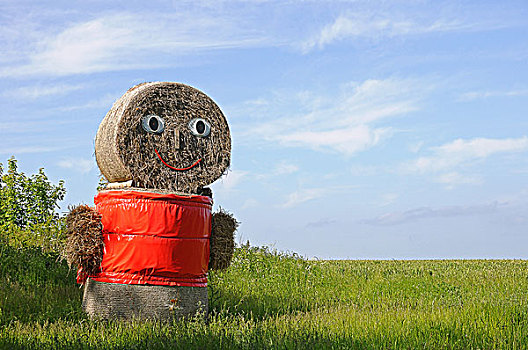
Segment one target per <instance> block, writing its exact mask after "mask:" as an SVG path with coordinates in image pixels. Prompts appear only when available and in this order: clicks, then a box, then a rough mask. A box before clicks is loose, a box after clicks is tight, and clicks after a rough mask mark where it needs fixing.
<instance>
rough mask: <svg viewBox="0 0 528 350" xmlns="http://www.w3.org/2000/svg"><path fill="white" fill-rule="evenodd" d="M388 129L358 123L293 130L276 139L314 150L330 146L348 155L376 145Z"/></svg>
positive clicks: (286, 143) (386, 133)
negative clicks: (354, 124) (336, 128)
mask: <svg viewBox="0 0 528 350" xmlns="http://www.w3.org/2000/svg"><path fill="white" fill-rule="evenodd" d="M390 131H391V130H390V129H389V128H377V129H372V128H370V127H368V126H367V125H358V126H354V127H350V128H346V129H338V130H328V131H304V132H294V133H291V134H286V135H280V136H278V137H277V139H278V140H279V141H281V142H282V143H283V144H285V145H288V146H301V147H308V148H311V149H315V150H320V149H324V148H332V149H334V150H336V151H338V152H340V153H343V154H345V155H348V156H349V155H352V154H354V153H357V152H360V151H363V150H365V149H368V148H371V147H373V146H375V145H377V144H378V143H379V141H380V140H381V139H382V138H383V137H385V136H387V135H389V134H390Z"/></svg>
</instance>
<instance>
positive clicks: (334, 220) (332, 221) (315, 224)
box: [306, 218, 337, 228]
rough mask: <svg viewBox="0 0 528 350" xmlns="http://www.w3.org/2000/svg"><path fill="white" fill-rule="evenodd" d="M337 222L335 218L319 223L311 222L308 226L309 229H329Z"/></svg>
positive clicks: (319, 221) (323, 219)
mask: <svg viewBox="0 0 528 350" xmlns="http://www.w3.org/2000/svg"><path fill="white" fill-rule="evenodd" d="M336 222H337V220H336V219H333V218H322V219H320V220H317V221H311V222H309V223H307V224H306V227H307V228H321V227H327V226H330V225H333V224H335V223H336Z"/></svg>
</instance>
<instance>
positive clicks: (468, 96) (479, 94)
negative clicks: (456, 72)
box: [459, 89, 528, 101]
mask: <svg viewBox="0 0 528 350" xmlns="http://www.w3.org/2000/svg"><path fill="white" fill-rule="evenodd" d="M513 96H528V89H518V90H504V91H499V90H495V91H471V92H466V93H464V94H462V95H461V96H460V98H459V100H460V101H473V100H477V99H484V98H489V97H513Z"/></svg>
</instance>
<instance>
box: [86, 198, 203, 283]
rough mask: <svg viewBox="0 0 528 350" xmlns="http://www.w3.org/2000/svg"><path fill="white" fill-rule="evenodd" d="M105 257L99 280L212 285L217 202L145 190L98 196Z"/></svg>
mask: <svg viewBox="0 0 528 350" xmlns="http://www.w3.org/2000/svg"><path fill="white" fill-rule="evenodd" d="M94 202H95V208H96V210H97V211H98V212H99V213H100V214H101V215H102V222H103V237H104V244H105V247H104V255H103V261H102V263H101V272H100V273H98V274H96V275H94V276H90V277H91V278H92V279H94V280H96V281H99V282H112V283H122V284H154V285H166V286H187V287H206V286H207V266H208V264H209V237H210V235H211V207H212V200H211V199H210V198H209V197H204V196H194V195H193V196H180V195H176V194H159V193H152V192H140V191H104V192H100V193H99V194H97V195H96V196H95V199H94Z"/></svg>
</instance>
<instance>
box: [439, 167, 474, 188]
mask: <svg viewBox="0 0 528 350" xmlns="http://www.w3.org/2000/svg"><path fill="white" fill-rule="evenodd" d="M434 181H435V182H438V183H442V184H445V185H447V188H449V189H451V188H454V186H455V185H462V184H481V183H483V182H484V181H483V179H482V178H481V177H479V176H474V175H462V174H460V173H458V172H456V171H452V172H448V173H445V174H440V175H438V176H436V177H435V179H434Z"/></svg>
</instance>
